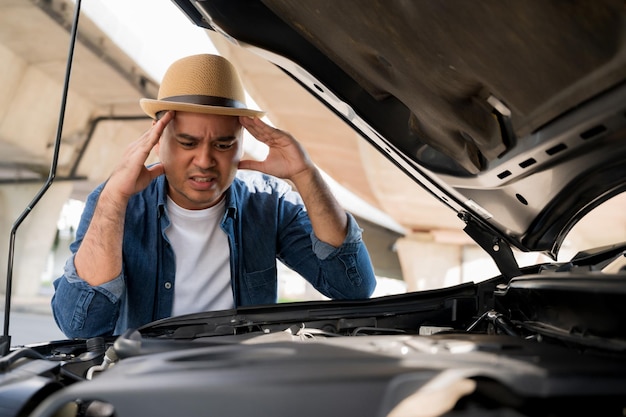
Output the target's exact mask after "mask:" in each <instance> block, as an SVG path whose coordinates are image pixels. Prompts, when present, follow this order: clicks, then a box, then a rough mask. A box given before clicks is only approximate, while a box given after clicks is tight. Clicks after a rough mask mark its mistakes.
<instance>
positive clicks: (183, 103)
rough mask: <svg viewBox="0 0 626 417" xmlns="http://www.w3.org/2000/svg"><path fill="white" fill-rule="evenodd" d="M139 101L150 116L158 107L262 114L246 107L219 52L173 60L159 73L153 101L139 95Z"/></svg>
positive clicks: (234, 76)
mask: <svg viewBox="0 0 626 417" xmlns="http://www.w3.org/2000/svg"><path fill="white" fill-rule="evenodd" d="M139 104H140V105H141V108H142V109H143V111H144V112H146V114H147V115H148V116H150V117H152V118H153V119H155V118H156V114H157V113H158V112H160V111H162V110H175V111H187V112H193V113H208V114H220V115H225V116H258V117H261V116H263V114H264V112H263V111H261V110H253V109H248V108H247V107H246V98H245V94H244V91H243V86H242V85H241V81H240V79H239V76H238V75H237V71H236V70H235V67H234V66H233V65H232V64H231V63H230V62H229V61H228V60H226V58H224V57H222V56H219V55H209V54H200V55H192V56H188V57H186V58H182V59H179V60H178V61H175V62H174V63H173V64H172V65H170V67H169V68H168V70H167V71H166V73H165V75H164V76H163V81H162V82H161V86H160V87H159V94H158V99H157V100H152V99H148V98H143V99H141V100H139Z"/></svg>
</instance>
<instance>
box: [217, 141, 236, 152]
mask: <svg viewBox="0 0 626 417" xmlns="http://www.w3.org/2000/svg"><path fill="white" fill-rule="evenodd" d="M233 146H235V142H217V143H216V144H215V149H217V150H219V151H227V150H229V149H232V147H233Z"/></svg>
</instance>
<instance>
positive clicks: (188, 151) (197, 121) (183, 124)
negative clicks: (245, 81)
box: [156, 112, 243, 210]
mask: <svg viewBox="0 0 626 417" xmlns="http://www.w3.org/2000/svg"><path fill="white" fill-rule="evenodd" d="M156 152H157V155H158V156H159V159H160V161H161V163H162V164H163V167H164V169H165V176H166V177H167V181H168V184H169V188H168V193H169V196H170V198H171V199H172V200H174V202H175V203H176V204H178V205H179V206H181V207H183V208H186V209H189V210H199V209H204V208H207V207H211V206H213V205H215V204H217V203H218V202H219V201H220V200H221V199H222V196H223V194H224V192H225V191H226V190H227V189H228V187H230V184H231V183H232V182H233V179H234V178H235V173H236V172H237V166H238V164H239V160H240V159H241V155H242V153H243V146H242V127H241V125H240V124H239V120H238V118H237V117H235V116H218V115H212V114H200V113H187V112H176V115H175V117H174V119H173V120H172V121H171V122H170V123H169V124H168V125H167V127H166V128H165V131H164V132H163V135H162V136H161V139H160V140H159V143H158V144H157V145H156Z"/></svg>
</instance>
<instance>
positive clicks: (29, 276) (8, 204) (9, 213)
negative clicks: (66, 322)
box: [0, 182, 72, 297]
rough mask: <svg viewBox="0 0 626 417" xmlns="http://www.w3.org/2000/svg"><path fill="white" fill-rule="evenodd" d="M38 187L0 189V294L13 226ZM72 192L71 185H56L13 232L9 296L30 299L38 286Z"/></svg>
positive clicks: (62, 183)
mask: <svg viewBox="0 0 626 417" xmlns="http://www.w3.org/2000/svg"><path fill="white" fill-rule="evenodd" d="M40 188H41V184H15V185H13V184H11V185H2V186H0V239H1V240H0V257H1V262H0V265H2V270H0V293H2V294H4V293H5V289H6V277H7V266H8V260H9V258H8V248H9V239H10V233H11V229H12V227H13V224H14V223H15V221H16V220H17V218H18V217H19V216H20V214H21V213H22V212H23V211H24V209H25V207H26V206H27V205H28V204H29V203H30V202H31V201H32V199H33V198H34V196H35V195H36V194H37V192H38V191H39V190H40ZM71 191H72V183H71V182H57V183H54V184H52V186H51V187H50V188H49V189H48V190H47V192H46V193H45V195H44V196H43V197H42V198H41V200H40V201H39V202H38V204H37V205H36V206H35V207H34V209H33V210H32V211H31V212H30V214H29V215H28V216H27V217H26V219H25V220H24V221H23V222H22V224H21V225H20V226H19V228H18V229H17V234H16V239H15V255H14V258H13V295H14V296H17V297H32V296H35V295H37V293H38V291H39V288H40V286H41V277H42V273H43V271H44V270H45V268H46V262H47V259H48V256H49V254H50V249H51V247H52V243H53V242H54V237H55V235H56V231H57V221H58V219H59V214H60V213H61V209H62V208H63V204H65V202H66V201H67V199H68V198H69V196H70V193H71Z"/></svg>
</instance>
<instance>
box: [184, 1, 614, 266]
mask: <svg viewBox="0 0 626 417" xmlns="http://www.w3.org/2000/svg"><path fill="white" fill-rule="evenodd" d="M175 2H176V3H177V4H178V5H179V7H180V8H181V9H182V10H183V11H184V12H185V13H186V14H187V15H188V16H189V17H190V18H191V19H192V20H193V21H194V22H195V23H196V24H198V25H200V26H203V27H205V28H207V29H210V30H216V31H218V32H222V33H223V34H225V35H226V36H227V37H228V38H229V39H230V40H232V41H233V42H235V43H237V44H239V45H241V46H243V47H247V48H250V49H252V50H254V51H256V52H259V53H261V54H262V55H263V56H265V57H266V58H268V59H269V60H270V61H273V62H274V63H276V64H277V65H279V66H280V67H281V68H283V69H284V70H285V72H287V73H288V74H289V75H291V76H292V77H293V78H295V79H296V80H298V81H299V82H300V83H301V84H302V85H303V86H304V87H306V88H308V89H309V90H310V91H311V92H312V93H313V94H315V95H316V96H318V97H319V98H320V99H321V100H322V101H323V102H325V103H326V104H327V105H328V106H329V107H330V108H332V109H333V110H334V111H335V112H336V113H337V114H338V115H339V116H340V117H342V118H344V120H346V121H347V122H348V123H349V124H351V125H352V126H353V127H354V128H355V129H356V130H357V131H359V132H360V133H361V134H362V135H363V136H364V138H365V139H367V140H368V141H370V142H371V143H372V144H373V145H374V146H376V147H377V148H379V150H380V151H381V152H383V153H384V154H385V155H387V156H388V157H389V158H390V159H391V160H392V161H394V163H396V165H398V166H399V167H400V168H401V169H403V170H404V171H405V172H406V173H407V174H408V175H410V176H412V177H413V178H414V179H416V180H417V181H418V182H419V183H420V184H421V185H422V186H424V187H425V188H426V189H427V190H429V191H430V192H431V193H432V194H433V195H434V196H435V197H437V198H439V199H440V200H441V201H443V202H444V203H445V204H447V205H448V206H450V207H451V208H452V209H453V210H455V211H456V212H457V213H459V215H464V216H470V217H472V218H474V219H475V220H477V221H478V222H480V223H481V224H483V225H484V226H485V227H486V228H487V229H489V230H491V231H492V232H493V233H494V235H499V236H500V237H503V238H504V239H506V240H507V241H509V242H510V243H511V244H513V245H514V246H516V247H518V248H520V249H522V250H541V251H546V252H548V253H550V254H551V255H553V256H554V255H555V254H556V252H558V248H559V246H560V244H561V242H562V239H563V238H564V236H565V234H566V232H567V231H568V230H570V229H571V227H573V225H574V224H575V223H576V222H577V221H578V220H579V219H580V217H581V216H582V215H583V214H585V213H587V212H588V211H590V210H591V209H592V208H593V207H595V206H597V205H598V204H600V203H601V202H602V201H605V200H606V199H608V198H610V197H611V196H614V195H616V194H618V193H620V192H622V191H623V190H624V189H625V187H624V181H625V180H624V179H625V178H626V167H625V164H624V162H623V161H624V160H626V139H625V135H624V130H625V124H626V116H625V115H626V105H625V104H624V103H626V85H625V83H624V80H625V79H626V51H625V48H624V38H625V33H626V31H625V19H624V17H625V15H624V4H623V2H622V1H615V0H603V1H595V2H588V1H573V2H566V3H563V2H559V1H526V2H514V1H505V2H502V1H481V2H461V1H448V2H427V1H418V2H404V1H369V2H367V3H363V2H360V1H356V0H355V1H353V0H346V1H341V2H334V1H310V2H301V1H295V0H266V1H262V2H260V1H243V2H236V3H234V2H228V1H225V0H217V1H189V0H175Z"/></svg>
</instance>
